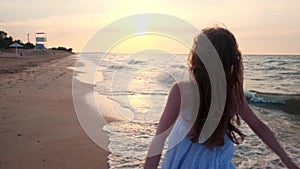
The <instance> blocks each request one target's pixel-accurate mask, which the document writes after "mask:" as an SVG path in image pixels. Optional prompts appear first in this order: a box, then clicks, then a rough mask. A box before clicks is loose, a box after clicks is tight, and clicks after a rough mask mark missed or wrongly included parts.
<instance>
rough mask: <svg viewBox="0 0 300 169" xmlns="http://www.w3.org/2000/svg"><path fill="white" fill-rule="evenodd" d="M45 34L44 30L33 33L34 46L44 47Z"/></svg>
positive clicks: (45, 41)
mask: <svg viewBox="0 0 300 169" xmlns="http://www.w3.org/2000/svg"><path fill="white" fill-rule="evenodd" d="M46 43H47V34H46V33H45V32H37V33H35V48H36V49H46Z"/></svg>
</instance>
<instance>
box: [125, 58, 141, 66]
mask: <svg viewBox="0 0 300 169" xmlns="http://www.w3.org/2000/svg"><path fill="white" fill-rule="evenodd" d="M126 62H127V64H129V65H135V64H141V63H143V61H141V60H135V59H130V60H127V61H126Z"/></svg>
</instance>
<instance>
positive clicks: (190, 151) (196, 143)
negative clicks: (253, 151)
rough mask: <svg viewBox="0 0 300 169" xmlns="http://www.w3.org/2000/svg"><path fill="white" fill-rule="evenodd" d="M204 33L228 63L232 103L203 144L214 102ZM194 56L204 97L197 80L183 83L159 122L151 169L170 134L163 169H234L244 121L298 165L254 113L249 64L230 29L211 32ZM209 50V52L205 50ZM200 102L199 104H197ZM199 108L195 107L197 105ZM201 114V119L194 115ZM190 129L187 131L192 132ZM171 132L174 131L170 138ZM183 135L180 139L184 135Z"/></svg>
mask: <svg viewBox="0 0 300 169" xmlns="http://www.w3.org/2000/svg"><path fill="white" fill-rule="evenodd" d="M203 34H204V35H205V36H206V37H207V38H208V39H209V41H210V42H211V44H212V45H213V46H214V48H215V50H216V52H217V53H218V56H219V58H220V60H221V62H222V66H223V69H224V74H225V78H226V87H225V90H226V93H227V95H226V97H225V98H226V101H225V105H224V110H223V114H222V115H221V116H220V120H219V121H217V122H218V123H217V125H216V128H215V130H213V131H212V132H211V133H210V134H209V136H208V137H207V139H205V140H204V142H203V141H200V140H199V138H200V139H201V137H200V136H201V133H202V132H203V131H202V129H204V126H205V123H212V122H213V121H211V120H207V119H208V113H209V109H210V108H211V107H210V106H211V105H212V102H211V98H212V92H211V88H212V86H211V82H210V78H209V74H208V72H207V70H206V69H205V66H204V64H203V62H202V60H200V58H199V57H198V55H197V54H199V53H198V52H195V50H194V49H196V48H197V47H198V48H201V47H202V49H203V48H205V46H203V45H202V46H201V45H200V44H201V43H199V42H198V41H197V40H198V39H199V38H200V36H201V35H202V36H203ZM194 49H193V50H191V52H190V55H189V69H190V72H191V73H192V75H193V80H192V81H194V82H195V84H197V87H196V89H197V90H196V91H197V92H196V93H199V95H198V97H199V98H198V99H195V97H191V96H192V95H193V94H194V93H195V90H193V87H192V86H193V84H192V82H177V83H175V84H174V85H173V86H172V88H171V90H170V93H169V96H168V99H167V104H166V107H165V110H164V112H163V114H162V117H161V119H160V121H159V124H158V127H157V132H156V137H155V138H154V139H153V141H152V143H151V146H150V149H149V152H148V157H147V158H146V163H145V166H144V167H145V169H155V168H157V167H158V164H159V161H160V157H161V152H162V149H163V145H164V142H165V140H166V138H167V137H168V136H169V142H168V143H169V144H168V150H167V152H166V155H165V158H164V160H163V163H162V169H179V168H182V169H194V168H197V169H198V168H200V169H226V168H229V169H234V168H235V166H234V164H233V163H232V162H231V159H232V157H233V152H234V145H233V144H234V143H235V144H240V143H241V141H242V140H243V139H244V137H245V135H244V134H243V133H242V132H241V131H240V130H239V128H238V126H239V125H240V117H241V118H242V119H243V120H244V121H245V122H246V123H247V124H248V125H249V127H250V128H251V129H252V130H253V131H254V132H255V133H256V134H257V135H258V137H260V138H261V139H262V141H263V142H264V143H265V144H267V145H268V146H269V147H270V148H271V149H272V150H273V151H274V152H275V153H276V154H277V155H278V156H279V157H280V159H281V160H282V162H283V163H284V164H285V165H286V166H287V167H288V168H290V169H297V168H298V167H297V166H296V165H295V164H294V163H293V162H292V161H291V159H290V158H289V157H288V156H287V154H286V153H285V151H284V150H283V148H282V147H281V146H280V145H279V143H278V141H277V140H276V138H275V137H274V135H273V133H272V131H271V130H270V129H269V128H268V127H267V126H266V125H265V124H264V123H263V122H262V121H260V120H259V119H258V117H257V116H256V115H255V114H254V113H253V112H252V110H251V109H250V107H249V105H248V103H247V101H246V99H245V96H244V93H243V65H242V57H241V53H240V51H239V49H238V44H237V42H236V39H235V37H234V36H233V34H232V33H231V32H230V31H228V30H227V29H224V28H219V27H216V28H206V29H204V30H203V33H201V34H200V35H199V36H198V37H197V38H196V39H195V43H194ZM204 50H208V49H204ZM195 101H196V102H195ZM195 105H196V109H194V108H193V107H195ZM193 110H196V115H193V114H192V113H191V112H193ZM186 131H187V132H186ZM169 133H171V134H170V135H169ZM182 135H183V137H180V136H182Z"/></svg>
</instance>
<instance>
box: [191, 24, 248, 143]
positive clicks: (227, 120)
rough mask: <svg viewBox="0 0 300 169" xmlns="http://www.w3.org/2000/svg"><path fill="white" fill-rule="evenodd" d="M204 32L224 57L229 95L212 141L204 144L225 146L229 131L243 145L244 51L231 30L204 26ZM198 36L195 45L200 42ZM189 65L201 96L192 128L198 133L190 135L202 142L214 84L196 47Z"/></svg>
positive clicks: (221, 56) (209, 140)
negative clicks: (241, 129)
mask: <svg viewBox="0 0 300 169" xmlns="http://www.w3.org/2000/svg"><path fill="white" fill-rule="evenodd" d="M202 31H203V33H204V34H205V35H206V36H207V38H208V39H209V40H210V42H211V43H212V45H213V46H214V47H215V49H216V51H217V53H218V55H219V57H220V60H221V62H222V65H223V68H224V72H225V77H226V82H227V96H226V103H225V108H224V112H223V115H222V118H221V120H220V123H219V125H218V127H217V128H216V130H215V131H214V133H213V134H212V135H211V136H210V137H209V138H208V140H206V142H204V145H206V146H207V147H209V148H214V147H220V146H223V145H224V135H225V134H227V135H228V136H229V138H230V139H231V140H232V141H233V142H234V143H235V144H239V143H240V142H241V141H242V140H243V139H244V137H245V135H244V134H243V133H242V132H241V131H240V130H239V129H238V126H239V125H240V117H239V115H238V110H240V106H241V101H242V98H243V97H244V93H243V63H242V56H241V52H240V51H239V49H238V44H237V42H236V39H235V37H234V36H233V34H232V33H231V32H230V31H229V30H227V29H225V28H220V27H213V28H206V29H203V30H202ZM196 39H197V38H196ZM196 39H195V42H194V43H195V44H194V45H196V44H197V43H196ZM188 64H189V69H190V71H191V72H192V73H193V75H194V77H195V80H196V81H197V84H198V89H199V95H200V106H199V112H198V115H197V119H196V121H195V124H194V126H193V128H192V129H193V131H194V132H190V134H189V137H190V139H191V140H192V141H193V142H196V141H198V137H199V135H200V132H201V129H202V127H203V126H204V123H205V121H206V118H207V115H208V111H209V108H210V104H211V83H210V80H209V76H208V73H207V71H206V69H205V66H204V64H203V62H202V61H201V60H200V58H199V57H198V56H197V54H196V52H195V51H193V50H191V51H190V54H189V59H188ZM191 131H192V130H191Z"/></svg>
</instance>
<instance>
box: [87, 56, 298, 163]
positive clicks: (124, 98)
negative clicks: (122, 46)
mask: <svg viewBox="0 0 300 169" xmlns="http://www.w3.org/2000/svg"><path fill="white" fill-rule="evenodd" d="M82 55H85V56H86V57H88V58H93V59H94V60H95V63H97V65H98V69H97V72H96V74H98V75H100V76H101V77H102V78H101V79H98V80H96V81H95V92H96V93H97V94H99V95H104V96H106V97H107V98H108V99H109V100H110V101H112V102H114V103H116V104H114V105H118V106H116V107H114V109H117V111H118V113H119V115H120V116H122V117H124V119H126V120H124V121H114V122H110V123H108V124H107V125H105V126H104V127H103V130H105V131H106V132H107V133H108V136H109V141H110V143H109V151H110V154H109V157H108V158H109V160H108V163H109V167H110V168H111V169H138V168H142V167H143V164H144V160H145V157H146V156H147V151H148V148H149V145H150V143H151V140H152V138H153V136H154V135H155V131H156V127H157V125H158V121H159V119H160V116H161V115H162V112H163V110H164V107H165V104H166V99H167V96H168V92H169V90H170V87H171V86H172V84H173V83H174V82H176V81H181V80H188V79H189V74H188V66H187V65H188V63H187V59H188V55H187V54H170V53H164V52H159V51H148V52H147V51H146V52H139V53H134V54H125V53H112V54H104V53H86V54H82ZM243 64H244V92H245V95H246V98H247V100H248V103H249V104H250V106H251V108H252V110H253V111H254V113H255V114H256V115H257V116H258V117H259V118H260V119H261V120H262V121H263V122H264V123H265V124H267V125H268V126H269V128H270V129H271V130H272V131H273V132H274V134H275V136H276V138H277V139H278V141H279V142H280V144H281V145H282V147H283V148H284V149H285V151H286V152H287V154H288V155H289V156H290V157H291V158H292V160H293V161H294V162H295V163H296V164H297V165H298V166H300V137H299V136H300V121H299V120H300V56H299V55H244V56H243ZM100 110H101V107H100ZM240 128H241V130H242V132H243V133H244V134H246V138H245V140H244V142H243V143H242V144H240V145H236V146H235V153H234V154H235V155H234V157H233V163H234V164H235V165H236V167H237V168H242V169H250V168H251V169H256V168H257V169H263V168H265V169H273V168H276V169H281V168H285V166H284V165H283V163H282V162H281V160H280V159H279V157H278V156H277V155H276V154H275V153H274V152H272V151H271V150H270V149H269V148H268V147H267V146H266V145H265V144H264V143H263V142H262V141H261V140H260V139H259V137H258V136H256V135H255V134H254V133H253V131H252V130H251V129H250V128H249V127H248V126H247V125H246V124H245V123H244V122H242V125H241V127H240ZM165 148H166V146H165ZM164 152H165V150H164ZM162 158H163V155H162Z"/></svg>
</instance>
